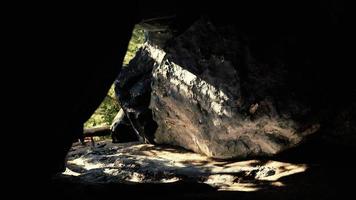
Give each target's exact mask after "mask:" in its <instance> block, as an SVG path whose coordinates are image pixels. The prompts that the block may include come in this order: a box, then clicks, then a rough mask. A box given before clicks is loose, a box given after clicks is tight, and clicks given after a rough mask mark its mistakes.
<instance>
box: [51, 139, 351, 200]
mask: <svg viewBox="0 0 356 200" xmlns="http://www.w3.org/2000/svg"><path fill="white" fill-rule="evenodd" d="M289 155H291V156H294V155H293V154H289ZM289 157H290V156H280V157H275V158H270V159H253V160H242V161H238V160H231V161H226V160H225V161H224V160H214V159H210V158H208V157H205V156H202V155H200V154H196V153H193V152H189V151H186V150H184V149H180V148H174V147H170V146H154V145H149V144H139V143H122V144H113V143H111V141H109V140H103V141H99V142H97V143H96V144H95V147H93V146H91V145H90V144H88V145H81V144H77V143H76V144H74V145H73V147H72V149H71V151H70V152H69V154H68V161H67V169H66V171H65V172H64V173H63V174H60V175H57V176H55V177H53V180H52V186H53V187H52V189H53V191H52V193H55V194H58V195H60V196H61V197H63V198H66V199H97V198H102V197H109V196H110V197H111V196H117V197H120V196H129V197H142V196H144V197H154V198H156V199H157V198H158V199H161V198H162V199H172V198H173V199H175V198H179V199H181V198H184V199H187V198H188V199H237V198H238V199H251V198H252V199H260V198H261V199H262V198H263V199H334V198H338V197H340V196H341V195H345V194H347V193H348V192H350V191H352V184H349V183H348V182H347V180H348V181H350V179H346V178H345V174H344V173H346V172H352V171H354V170H353V169H352V167H351V166H350V165H347V166H346V165H344V164H341V165H340V164H337V163H331V164H330V165H329V164H325V163H323V162H310V160H300V159H291V158H289ZM329 163H330V162H329ZM348 174H350V173H348ZM349 178H350V176H349Z"/></svg>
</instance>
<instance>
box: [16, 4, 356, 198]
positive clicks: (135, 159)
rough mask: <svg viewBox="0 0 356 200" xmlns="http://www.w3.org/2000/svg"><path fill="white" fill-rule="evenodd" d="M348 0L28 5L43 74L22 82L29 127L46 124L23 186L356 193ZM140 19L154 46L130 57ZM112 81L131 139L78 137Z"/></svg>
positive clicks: (68, 193)
mask: <svg viewBox="0 0 356 200" xmlns="http://www.w3.org/2000/svg"><path fill="white" fill-rule="evenodd" d="M346 8H347V5H346V3H345V2H343V1H333V0H328V1H323V2H321V1H320V2H302V1H300V2H295V3H292V2H289V3H287V2H284V1H273V2H263V3H261V2H255V1H249V2H234V3H232V2H229V1H219V2H199V3H198V2H196V4H193V3H192V2H190V3H189V2H186V1H170V2H169V3H167V2H164V1H154V2H147V1H125V5H122V6H121V7H120V6H119V7H117V6H110V7H106V6H99V5H96V4H90V3H86V4H83V5H71V6H66V5H58V6H57V7H56V8H54V7H53V8H51V9H48V10H41V11H38V13H39V14H36V15H35V14H33V15H31V14H29V15H28V16H29V17H28V18H27V20H28V23H30V25H29V26H30V27H31V29H32V30H34V31H33V32H29V33H27V36H28V39H27V40H29V41H26V42H28V43H25V42H24V43H23V44H26V45H25V46H27V47H31V48H29V49H28V51H27V52H28V54H29V55H27V56H28V57H31V58H30V59H26V62H31V64H33V65H35V66H38V67H39V68H38V69H39V70H38V71H37V70H35V71H36V73H34V74H33V73H31V76H29V75H28V76H29V77H27V78H26V79H23V80H26V83H27V84H25V85H24V86H23V87H27V88H30V89H31V90H30V95H31V96H30V95H26V96H27V97H32V96H33V97H36V98H35V99H29V100H28V101H27V103H28V104H29V105H30V106H29V107H30V111H29V113H35V114H36V116H38V117H36V119H32V118H30V119H26V122H25V123H26V124H25V125H26V126H27V127H33V124H36V123H37V121H38V120H39V121H40V122H41V126H40V128H36V129H35V131H34V133H31V138H30V139H29V141H30V143H31V145H30V147H29V148H28V149H29V152H28V153H30V156H29V157H30V159H31V166H30V167H29V168H30V170H28V171H29V172H26V175H30V176H31V178H28V179H26V181H25V182H24V183H23V184H22V185H25V187H27V186H28V185H35V188H34V189H31V194H33V195H34V196H35V197H39V196H45V197H48V198H57V197H59V198H61V199H98V198H112V197H114V198H127V196H129V197H130V198H139V197H142V196H143V197H144V198H156V199H161V198H162V199H163V198H164V199H166V198H177V199H183V198H188V199H237V198H243V199H245V198H246V199H247V198H253V199H282V198H293V199H329V198H330V199H335V198H340V197H342V196H346V195H349V194H351V195H352V189H353V186H352V184H348V183H347V182H348V181H350V180H351V181H353V176H354V173H353V166H352V164H351V162H352V160H353V159H352V157H354V153H355V150H356V145H355V142H356V134H355V131H356V117H355V116H356V115H355V112H356V87H355V85H356V82H355V78H354V74H353V73H352V71H353V69H352V68H353V65H352V63H353V62H352V60H353V59H352V55H351V53H352V50H351V49H352V48H350V47H351V40H352V37H354V36H352V34H351V30H350V29H352V24H353V22H352V20H351V18H350V17H349V16H347V15H348V13H347V11H346ZM124 9H132V12H123V10H124ZM135 26H140V27H141V28H142V29H143V30H144V33H145V43H144V44H143V45H142V47H141V48H140V49H139V50H138V51H137V52H136V54H135V55H134V58H133V59H132V60H131V61H130V63H128V66H127V67H123V64H122V63H123V59H124V56H125V54H126V51H127V46H128V43H129V40H130V37H131V34H132V30H133V28H134V27H135ZM26 50H27V49H26ZM26 66H28V65H26ZM37 72H38V73H37ZM32 74H33V75H32ZM28 79H31V81H27V80H28ZM44 83H48V84H49V85H50V92H49V90H48V85H44ZM113 83H114V85H115V92H116V96H117V98H118V101H119V102H120V106H121V109H122V111H121V115H120V117H119V118H120V120H125V122H122V124H120V126H119V128H120V131H121V132H123V134H127V135H131V136H123V137H124V138H125V140H124V141H123V142H125V143H111V141H101V142H98V143H96V144H94V147H95V148H92V147H88V146H87V147H82V146H80V145H78V144H74V145H73V141H76V140H77V139H78V138H81V137H83V136H82V134H83V130H84V129H83V124H84V123H85V122H86V121H87V120H88V119H89V117H90V116H91V115H92V113H93V112H94V111H95V110H96V109H97V107H98V106H99V105H100V103H101V102H102V101H103V99H104V97H105V95H106V94H107V92H108V90H109V88H110V87H111V85H112V84H113ZM44 99H46V100H44ZM47 99H48V100H47ZM27 123H28V124H27ZM84 132H85V131H84ZM121 132H120V134H121ZM126 139H127V140H126ZM116 142H122V141H120V139H117V141H116ZM95 145H96V146H95ZM93 159H97V160H95V161H93ZM83 163H84V164H83ZM35 180H36V181H35ZM88 180H90V181H88ZM35 182H36V183H38V184H35ZM45 188H46V189H45ZM47 188H48V190H47Z"/></svg>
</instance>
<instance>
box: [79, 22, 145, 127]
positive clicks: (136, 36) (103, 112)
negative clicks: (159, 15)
mask: <svg viewBox="0 0 356 200" xmlns="http://www.w3.org/2000/svg"><path fill="white" fill-rule="evenodd" d="M143 42H144V32H143V30H142V29H140V28H139V27H138V26H136V27H135V29H134V30H133V32H132V37H131V40H130V42H129V46H128V47H127V52H126V55H125V58H124V62H123V65H124V66H126V65H127V64H128V63H129V62H130V60H131V59H132V58H133V57H134V56H135V54H136V52H137V50H138V49H139V48H140V47H141V46H142V44H143ZM119 110H120V105H119V103H118V101H117V100H116V96H115V91H114V85H112V86H111V88H110V90H109V92H108V94H107V95H106V97H105V99H104V101H103V102H102V103H101V104H100V106H99V107H98V109H97V110H96V111H95V112H94V114H93V115H92V116H91V117H90V119H89V120H88V121H87V122H85V124H84V127H85V128H90V127H94V126H102V125H110V124H111V123H112V120H113V119H114V118H115V116H116V114H117V112H119Z"/></svg>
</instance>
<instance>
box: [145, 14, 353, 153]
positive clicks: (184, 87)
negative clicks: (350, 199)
mask: <svg viewBox="0 0 356 200" xmlns="http://www.w3.org/2000/svg"><path fill="white" fill-rule="evenodd" d="M294 37H295V38H298V37H301V36H300V35H298V34H296V35H295V36H294ZM295 38H293V37H292V38H290V37H289V36H285V37H282V39H280V38H279V39H278V40H275V41H271V42H266V41H265V40H266V38H262V39H261V38H260V37H258V38H255V37H252V36H246V35H245V34H244V33H243V32H241V31H238V29H237V28H236V27H234V26H233V25H220V26H215V25H214V24H213V23H212V22H210V21H208V20H199V21H197V22H196V23H195V24H194V25H192V26H191V27H190V28H189V29H188V30H187V31H185V32H184V33H183V34H181V35H179V36H178V37H175V38H174V39H172V40H171V41H170V42H169V43H168V45H167V46H165V47H164V48H161V49H160V48H159V47H153V46H151V54H155V64H154V69H153V77H154V78H153V83H152V94H151V103H150V108H151V109H152V111H153V116H154V120H155V121H156V122H157V124H158V129H157V131H156V132H155V142H156V143H158V144H172V145H177V146H181V147H184V148H186V149H190V150H193V151H195V152H199V153H202V154H205V155H207V156H210V157H214V158H221V159H229V158H246V157H256V156H270V155H275V154H277V153H280V152H282V151H284V150H286V149H290V148H292V147H295V146H297V145H299V144H301V143H302V142H303V141H304V139H305V138H307V136H309V135H311V134H313V133H316V132H317V131H319V130H320V127H321V123H324V124H323V126H324V127H327V128H330V126H328V120H326V119H327V118H330V117H334V116H333V113H335V109H334V107H333V105H334V103H335V101H334V99H333V98H328V99H327V100H325V99H323V96H324V97H325V95H328V94H325V90H324V89H323V88H322V87H319V86H320V85H319V84H320V83H318V81H320V80H317V79H316V80H314V79H313V78H312V76H311V75H310V73H312V74H313V73H315V71H317V70H319V67H320V63H313V64H315V66H313V67H314V68H309V66H308V65H309V64H304V63H306V62H308V61H310V58H309V56H310V55H308V54H300V55H299V56H300V57H298V58H297V60H298V61H296V60H294V59H296V56H295V55H292V54H294V53H295V52H296V51H299V50H300V49H299V48H301V47H300V46H298V45H296V44H295V43H294V40H295ZM256 40H257V41H256ZM258 40H263V41H264V42H262V41H258ZM256 43H257V44H258V45H259V46H257V47H256V46H255V45H256ZM262 46H263V48H264V51H263V52H262V55H263V56H261V52H260V50H261V49H262ZM256 50H257V51H256ZM296 63H302V64H304V65H300V66H297V65H296ZM298 70H299V71H298ZM326 75H329V74H326ZM323 78H327V77H323ZM330 97H331V96H330ZM325 108H327V109H326V110H325ZM347 116H349V115H347ZM349 121H350V120H349Z"/></svg>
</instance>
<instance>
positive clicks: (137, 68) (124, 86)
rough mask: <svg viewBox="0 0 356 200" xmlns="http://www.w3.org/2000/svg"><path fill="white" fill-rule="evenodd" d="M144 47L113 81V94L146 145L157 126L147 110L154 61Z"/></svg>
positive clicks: (151, 139)
mask: <svg viewBox="0 0 356 200" xmlns="http://www.w3.org/2000/svg"><path fill="white" fill-rule="evenodd" d="M148 53H149V52H148V51H147V50H146V48H145V47H142V48H140V49H139V51H138V52H137V54H136V56H135V57H134V58H133V59H132V60H131V61H130V63H129V65H128V66H127V67H125V68H123V69H122V71H121V72H120V74H119V76H118V77H117V79H116V81H115V92H116V95H117V97H118V100H119V101H120V105H121V107H122V109H123V110H124V111H125V114H126V117H127V119H128V121H129V122H130V124H131V125H132V127H133V129H134V130H135V131H136V132H137V133H138V134H139V135H140V136H141V138H142V140H143V141H144V142H146V143H153V142H154V141H153V134H154V132H155V131H156V128H157V124H156V122H155V121H153V119H152V112H151V110H150V109H149V108H148V105H149V103H150V96H151V80H152V68H153V64H154V60H153V59H152V58H151V56H150V55H147V54H148Z"/></svg>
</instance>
